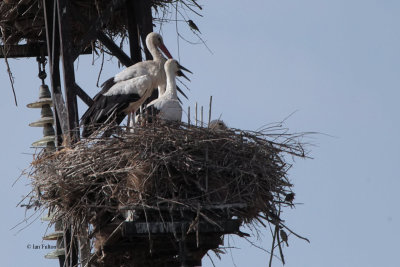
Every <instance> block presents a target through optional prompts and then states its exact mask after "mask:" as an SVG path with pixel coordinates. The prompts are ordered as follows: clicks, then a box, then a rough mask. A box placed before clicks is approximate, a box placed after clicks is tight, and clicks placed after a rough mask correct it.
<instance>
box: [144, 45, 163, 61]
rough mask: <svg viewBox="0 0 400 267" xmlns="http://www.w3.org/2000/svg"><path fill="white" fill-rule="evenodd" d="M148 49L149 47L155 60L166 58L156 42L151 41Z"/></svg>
mask: <svg viewBox="0 0 400 267" xmlns="http://www.w3.org/2000/svg"><path fill="white" fill-rule="evenodd" d="M147 49H149V51H150V54H151V55H152V56H153V60H154V61H161V60H162V59H163V58H164V56H163V55H162V54H161V51H160V49H159V48H158V47H157V46H156V45H155V44H154V42H149V45H148V46H147Z"/></svg>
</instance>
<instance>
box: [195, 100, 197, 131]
mask: <svg viewBox="0 0 400 267" xmlns="http://www.w3.org/2000/svg"><path fill="white" fill-rule="evenodd" d="M195 109H196V115H195V121H196V127H197V102H196V105H195Z"/></svg>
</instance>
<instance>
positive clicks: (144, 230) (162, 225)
mask: <svg viewBox="0 0 400 267" xmlns="http://www.w3.org/2000/svg"><path fill="white" fill-rule="evenodd" d="M217 224H218V225H219V226H221V227H218V226H217V225H214V224H211V223H208V222H200V223H199V233H218V234H231V233H235V232H238V231H239V227H240V224H241V221H240V220H225V221H217ZM190 225H191V222H186V221H182V222H179V221H175V222H125V223H124V224H123V227H122V235H123V236H126V237H128V236H129V237H133V236H136V235H148V234H149V233H150V234H154V235H156V234H174V233H179V232H181V229H185V232H186V231H187V230H188V229H189V227H190Z"/></svg>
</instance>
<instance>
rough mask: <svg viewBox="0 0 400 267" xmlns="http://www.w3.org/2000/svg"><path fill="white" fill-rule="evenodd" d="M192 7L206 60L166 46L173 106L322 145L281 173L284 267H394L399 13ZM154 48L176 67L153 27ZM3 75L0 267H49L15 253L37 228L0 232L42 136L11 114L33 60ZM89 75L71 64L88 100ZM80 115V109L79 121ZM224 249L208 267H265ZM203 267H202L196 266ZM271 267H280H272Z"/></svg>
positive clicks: (29, 117) (354, 1)
mask: <svg viewBox="0 0 400 267" xmlns="http://www.w3.org/2000/svg"><path fill="white" fill-rule="evenodd" d="M202 4H203V6H204V10H203V12H202V14H203V15H204V17H203V18H197V17H195V16H192V19H193V20H194V21H195V22H196V24H197V25H198V26H199V28H200V30H201V32H202V33H203V35H202V38H203V39H204V40H206V41H207V45H208V46H209V47H210V49H211V50H212V51H213V54H211V53H210V52H209V51H208V50H207V49H206V48H205V47H204V46H202V45H190V44H187V43H185V42H181V43H180V51H179V52H180V53H179V55H180V60H181V63H182V65H184V66H185V67H187V68H189V69H190V70H192V71H193V72H194V75H192V76H191V79H192V82H191V83H190V84H189V86H190V91H189V92H188V96H189V100H188V101H185V106H187V105H191V106H192V107H193V106H194V103H195V102H196V101H197V102H198V103H199V104H201V105H204V106H207V105H208V99H209V96H210V95H213V98H214V105H213V117H214V118H215V117H219V116H220V115H221V118H222V119H223V120H224V121H226V123H227V124H228V125H229V126H232V127H236V128H242V129H249V130H255V129H257V128H258V127H260V126H262V125H264V124H267V123H270V122H276V121H280V120H282V119H284V118H285V117H287V116H288V115H289V114H291V113H292V112H294V111H296V112H295V114H294V115H292V116H291V117H290V118H289V119H288V120H287V122H286V126H288V127H289V128H290V129H291V131H293V132H299V131H318V132H321V133H325V134H328V135H330V136H327V135H318V136H315V137H314V139H313V140H312V141H313V143H314V144H315V145H316V146H315V147H312V153H311V156H312V157H313V158H314V159H313V160H297V161H296V162H295V164H294V167H293V168H292V169H291V171H290V179H291V181H292V182H293V183H294V184H295V187H294V190H295V192H296V193H297V195H296V201H297V202H299V203H303V204H301V205H298V206H297V207H296V208H295V209H292V210H290V209H289V210H285V211H284V214H283V216H284V218H285V219H286V223H287V224H288V225H289V226H290V227H291V228H292V229H294V230H295V231H296V232H298V233H299V234H302V235H304V236H306V237H308V238H309V239H310V240H311V243H310V244H308V243H306V242H304V241H302V240H298V239H296V238H294V237H293V236H290V237H289V244H290V247H288V248H285V250H284V252H285V255H286V262H287V264H286V265H285V266H288V267H321V266H324V267H338V266H340V267H355V266H363V267H376V266H385V267H392V266H393V267H394V266H398V259H397V253H398V248H399V245H398V240H399V239H400V230H399V227H398V226H399V223H400V214H399V213H400V211H399V208H398V203H399V201H398V197H397V194H398V188H399V187H400V181H399V174H398V165H399V159H400V158H399V150H400V141H399V136H400V126H399V114H400V105H399V104H398V102H399V99H400V93H399V88H400V28H399V25H400V16H399V13H400V2H399V1H394V0H382V1H377V0H346V1H345V0H335V1H326V0H325V1H324V0H322V1H321V0H302V1H300V0H279V1H278V0H263V1H261V0H254V1H248V2H245V1H232V0H219V1H208V2H205V1H203V2H202ZM185 27H186V26H185V25H184V24H181V25H180V28H181V29H182V30H183V34H184V36H185V37H187V38H188V39H190V40H192V41H197V38H196V37H195V36H193V35H191V33H190V32H189V31H185V30H184V28H185ZM156 30H159V28H156ZM162 34H163V37H164V41H165V43H166V45H167V47H168V48H169V50H170V51H171V53H172V54H173V55H174V56H175V57H177V55H178V49H177V41H176V34H175V25H170V26H167V27H164V28H163V31H162ZM10 63H11V67H12V70H13V73H14V76H15V77H16V84H15V86H16V91H17V96H18V101H19V106H18V107H15V106H14V104H13V98H12V94H11V89H10V86H9V81H8V76H7V73H6V68H5V64H4V61H3V60H0V81H1V88H2V97H1V98H0V101H1V102H0V111H1V114H2V119H3V121H2V131H1V139H0V140H1V148H2V149H1V150H0V160H1V161H0V162H1V169H2V179H1V186H0V193H1V194H0V196H1V201H0V207H1V211H2V214H3V216H2V221H1V225H2V227H1V228H0V233H1V237H2V242H1V243H0V246H1V249H0V256H1V258H2V261H3V262H2V264H1V265H2V266H57V262H56V261H54V260H53V261H52V260H46V259H44V258H43V255H44V254H45V253H47V252H49V250H46V251H45V250H36V251H35V250H32V249H27V245H28V244H41V236H42V235H43V234H44V231H45V229H46V225H45V224H41V223H40V221H38V220H37V221H35V222H34V223H33V224H32V225H31V226H29V227H28V228H26V229H25V230H23V231H21V232H19V233H17V230H16V229H14V230H10V229H11V228H12V227H13V226H14V225H16V224H17V223H18V222H20V221H21V220H22V219H23V218H24V210H23V209H22V208H16V204H17V203H18V202H19V200H20V199H21V197H22V196H23V195H25V194H27V193H28V192H29V190H30V187H29V186H28V184H29V183H28V181H27V180H26V179H25V178H21V179H20V180H19V181H18V182H17V183H16V184H15V185H14V186H12V184H13V182H14V181H15V180H16V178H17V177H18V176H19V174H20V172H21V170H22V169H24V168H26V167H28V166H29V163H30V161H31V160H32V155H31V154H32V153H33V152H34V150H33V149H31V148H30V144H31V143H32V142H34V141H35V140H37V139H39V138H41V136H42V133H41V130H40V129H39V128H30V127H28V124H29V123H30V122H32V121H35V120H37V119H38V118H39V117H40V111H39V110H31V109H27V108H26V107H25V105H26V104H27V103H30V102H33V101H35V100H36V99H37V96H38V88H39V85H40V81H39V79H38V78H37V77H36V76H37V64H36V62H35V59H30V60H10ZM99 63H100V62H99V61H97V62H96V64H95V65H94V66H92V65H91V56H83V57H81V58H80V59H79V62H78V64H77V65H76V70H77V82H78V83H79V85H81V87H82V88H84V89H85V90H86V91H87V92H88V93H89V94H90V95H94V94H95V93H96V92H97V91H98V90H99V89H98V88H96V86H95V84H96V79H97V73H98V70H99ZM116 63H117V61H116V60H115V59H114V60H111V61H106V62H105V65H106V67H105V71H104V72H103V74H102V78H101V81H104V80H105V79H106V78H108V77H110V76H112V75H114V74H115V73H117V72H118V71H119V70H118V69H117V64H116ZM85 109H86V107H85V106H84V104H81V105H80V112H81V114H82V112H83V111H84V110H85ZM396 118H397V119H396ZM25 225H26V224H23V225H22V226H25ZM20 228H21V227H19V228H17V229H20ZM244 231H246V229H244ZM262 233H263V236H262V240H261V241H257V240H256V242H258V243H257V244H258V245H261V246H263V247H265V248H267V249H269V247H270V241H271V239H270V235H269V232H268V231H265V230H263V231H262ZM227 240H228V239H227ZM46 244H47V243H46ZM48 244H52V243H48ZM226 245H228V244H226ZM230 245H231V246H235V247H237V248H234V249H232V250H231V252H232V253H231V254H230V253H228V254H227V255H225V256H223V257H222V260H221V261H219V260H218V259H216V258H215V257H213V260H214V262H215V263H216V266H221V267H222V266H226V267H228V266H234V263H235V264H236V266H238V267H241V266H267V265H268V255H267V254H266V253H265V252H263V251H261V250H259V249H257V248H255V247H251V246H250V245H249V244H248V243H247V242H246V241H241V240H239V239H237V238H230ZM228 252H229V251H228ZM232 259H233V260H232ZM204 266H207V267H210V266H212V264H211V263H210V261H209V260H207V259H205V260H204ZM274 266H281V263H279V261H277V260H275V262H274Z"/></svg>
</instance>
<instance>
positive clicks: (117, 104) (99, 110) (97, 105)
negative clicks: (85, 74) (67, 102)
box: [81, 75, 152, 137]
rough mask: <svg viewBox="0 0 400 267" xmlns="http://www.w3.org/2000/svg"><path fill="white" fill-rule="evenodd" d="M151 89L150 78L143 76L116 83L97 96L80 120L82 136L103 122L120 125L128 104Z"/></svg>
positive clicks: (90, 132)
mask: <svg viewBox="0 0 400 267" xmlns="http://www.w3.org/2000/svg"><path fill="white" fill-rule="evenodd" d="M151 88H152V79H151V77H149V76H148V75H143V76H140V77H137V78H133V79H130V80H127V81H123V82H119V83H116V84H115V85H114V86H113V87H111V88H110V89H109V90H108V91H107V92H106V93H105V94H99V95H98V96H97V98H96V99H95V100H94V102H93V104H92V105H91V106H90V107H89V108H88V109H87V111H86V112H85V113H84V114H83V116H82V118H81V125H82V126H83V130H82V136H83V137H87V136H89V135H91V134H92V133H93V131H95V130H97V129H99V128H100V127H101V126H102V124H103V123H105V122H111V121H112V120H115V122H116V123H117V124H119V123H121V122H122V120H123V119H124V117H125V115H126V114H125V113H124V110H125V109H126V108H127V107H128V106H129V104H130V103H133V102H136V101H138V100H140V99H141V98H142V96H143V94H144V93H145V92H146V90H151Z"/></svg>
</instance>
